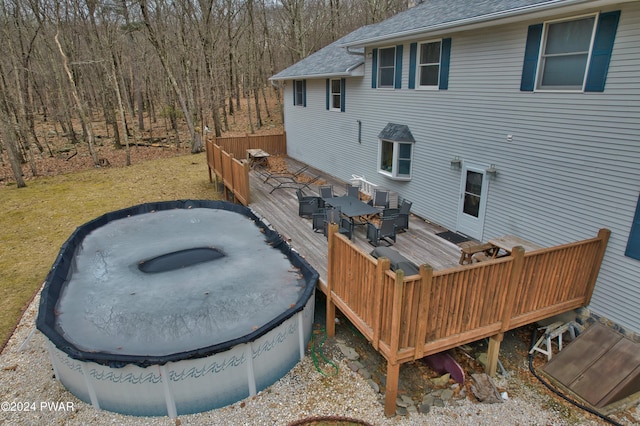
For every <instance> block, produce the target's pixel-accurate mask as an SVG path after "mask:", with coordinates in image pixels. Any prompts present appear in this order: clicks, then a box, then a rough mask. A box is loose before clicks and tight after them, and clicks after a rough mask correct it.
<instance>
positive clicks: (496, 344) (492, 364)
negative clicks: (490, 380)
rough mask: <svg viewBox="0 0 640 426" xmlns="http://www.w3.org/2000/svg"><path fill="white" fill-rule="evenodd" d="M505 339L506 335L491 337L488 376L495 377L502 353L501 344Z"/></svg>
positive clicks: (500, 334)
mask: <svg viewBox="0 0 640 426" xmlns="http://www.w3.org/2000/svg"><path fill="white" fill-rule="evenodd" d="M503 338H504V333H498V334H494V335H493V336H491V337H489V349H488V351H487V366H486V370H487V375H489V376H491V377H493V376H495V375H496V370H497V369H498V353H499V352H500V342H502V339H503Z"/></svg>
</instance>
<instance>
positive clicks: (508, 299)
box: [486, 246, 524, 376]
mask: <svg viewBox="0 0 640 426" xmlns="http://www.w3.org/2000/svg"><path fill="white" fill-rule="evenodd" d="M511 261H512V263H511V265H512V266H511V274H510V275H509V281H508V282H507V291H506V294H505V298H504V301H503V306H502V318H501V325H500V333H498V334H496V335H493V336H491V337H490V338H489V349H488V350H487V366H486V370H487V374H488V375H489V376H495V375H496V370H497V369H498V355H499V353H500V342H502V339H503V338H504V333H505V331H507V330H509V329H510V328H511V315H512V314H513V305H514V303H515V298H516V292H517V290H518V284H519V283H520V278H521V276H522V270H523V268H524V249H523V248H522V247H521V246H516V247H514V248H513V249H512V250H511Z"/></svg>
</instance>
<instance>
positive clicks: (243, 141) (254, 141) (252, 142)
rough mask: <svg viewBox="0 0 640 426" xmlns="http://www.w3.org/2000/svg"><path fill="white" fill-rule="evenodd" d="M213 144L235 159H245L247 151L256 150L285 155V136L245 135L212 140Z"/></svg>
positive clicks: (282, 134) (281, 134)
mask: <svg viewBox="0 0 640 426" xmlns="http://www.w3.org/2000/svg"><path fill="white" fill-rule="evenodd" d="M212 142H213V143H214V144H216V145H219V146H220V147H222V149H223V150H225V151H226V152H228V153H230V154H233V156H234V157H235V158H245V157H246V156H247V149H252V148H257V149H261V150H263V151H266V152H268V153H269V154H271V155H285V154H286V153H287V137H286V134H284V133H280V134H277V135H245V136H232V137H224V138H213V141H212Z"/></svg>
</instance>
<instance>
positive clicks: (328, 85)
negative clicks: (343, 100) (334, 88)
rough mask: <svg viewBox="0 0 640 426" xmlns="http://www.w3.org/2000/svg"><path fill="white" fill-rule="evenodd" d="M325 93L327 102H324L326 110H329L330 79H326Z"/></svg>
mask: <svg viewBox="0 0 640 426" xmlns="http://www.w3.org/2000/svg"><path fill="white" fill-rule="evenodd" d="M326 86H327V90H326V91H327V93H326V98H327V102H326V108H327V110H328V109H329V108H330V106H331V104H330V102H331V101H330V98H331V79H329V78H328V79H327V84H326Z"/></svg>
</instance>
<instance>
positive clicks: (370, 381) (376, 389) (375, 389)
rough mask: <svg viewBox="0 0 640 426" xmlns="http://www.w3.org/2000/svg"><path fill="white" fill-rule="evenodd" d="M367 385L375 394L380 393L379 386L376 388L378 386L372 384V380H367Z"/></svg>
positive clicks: (374, 383)
mask: <svg viewBox="0 0 640 426" xmlns="http://www.w3.org/2000/svg"><path fill="white" fill-rule="evenodd" d="M367 383H369V386H371V387H372V388H373V390H374V391H375V392H376V393H379V392H380V386H378V384H377V383H376V382H374V381H373V380H371V379H369V380H367Z"/></svg>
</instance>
